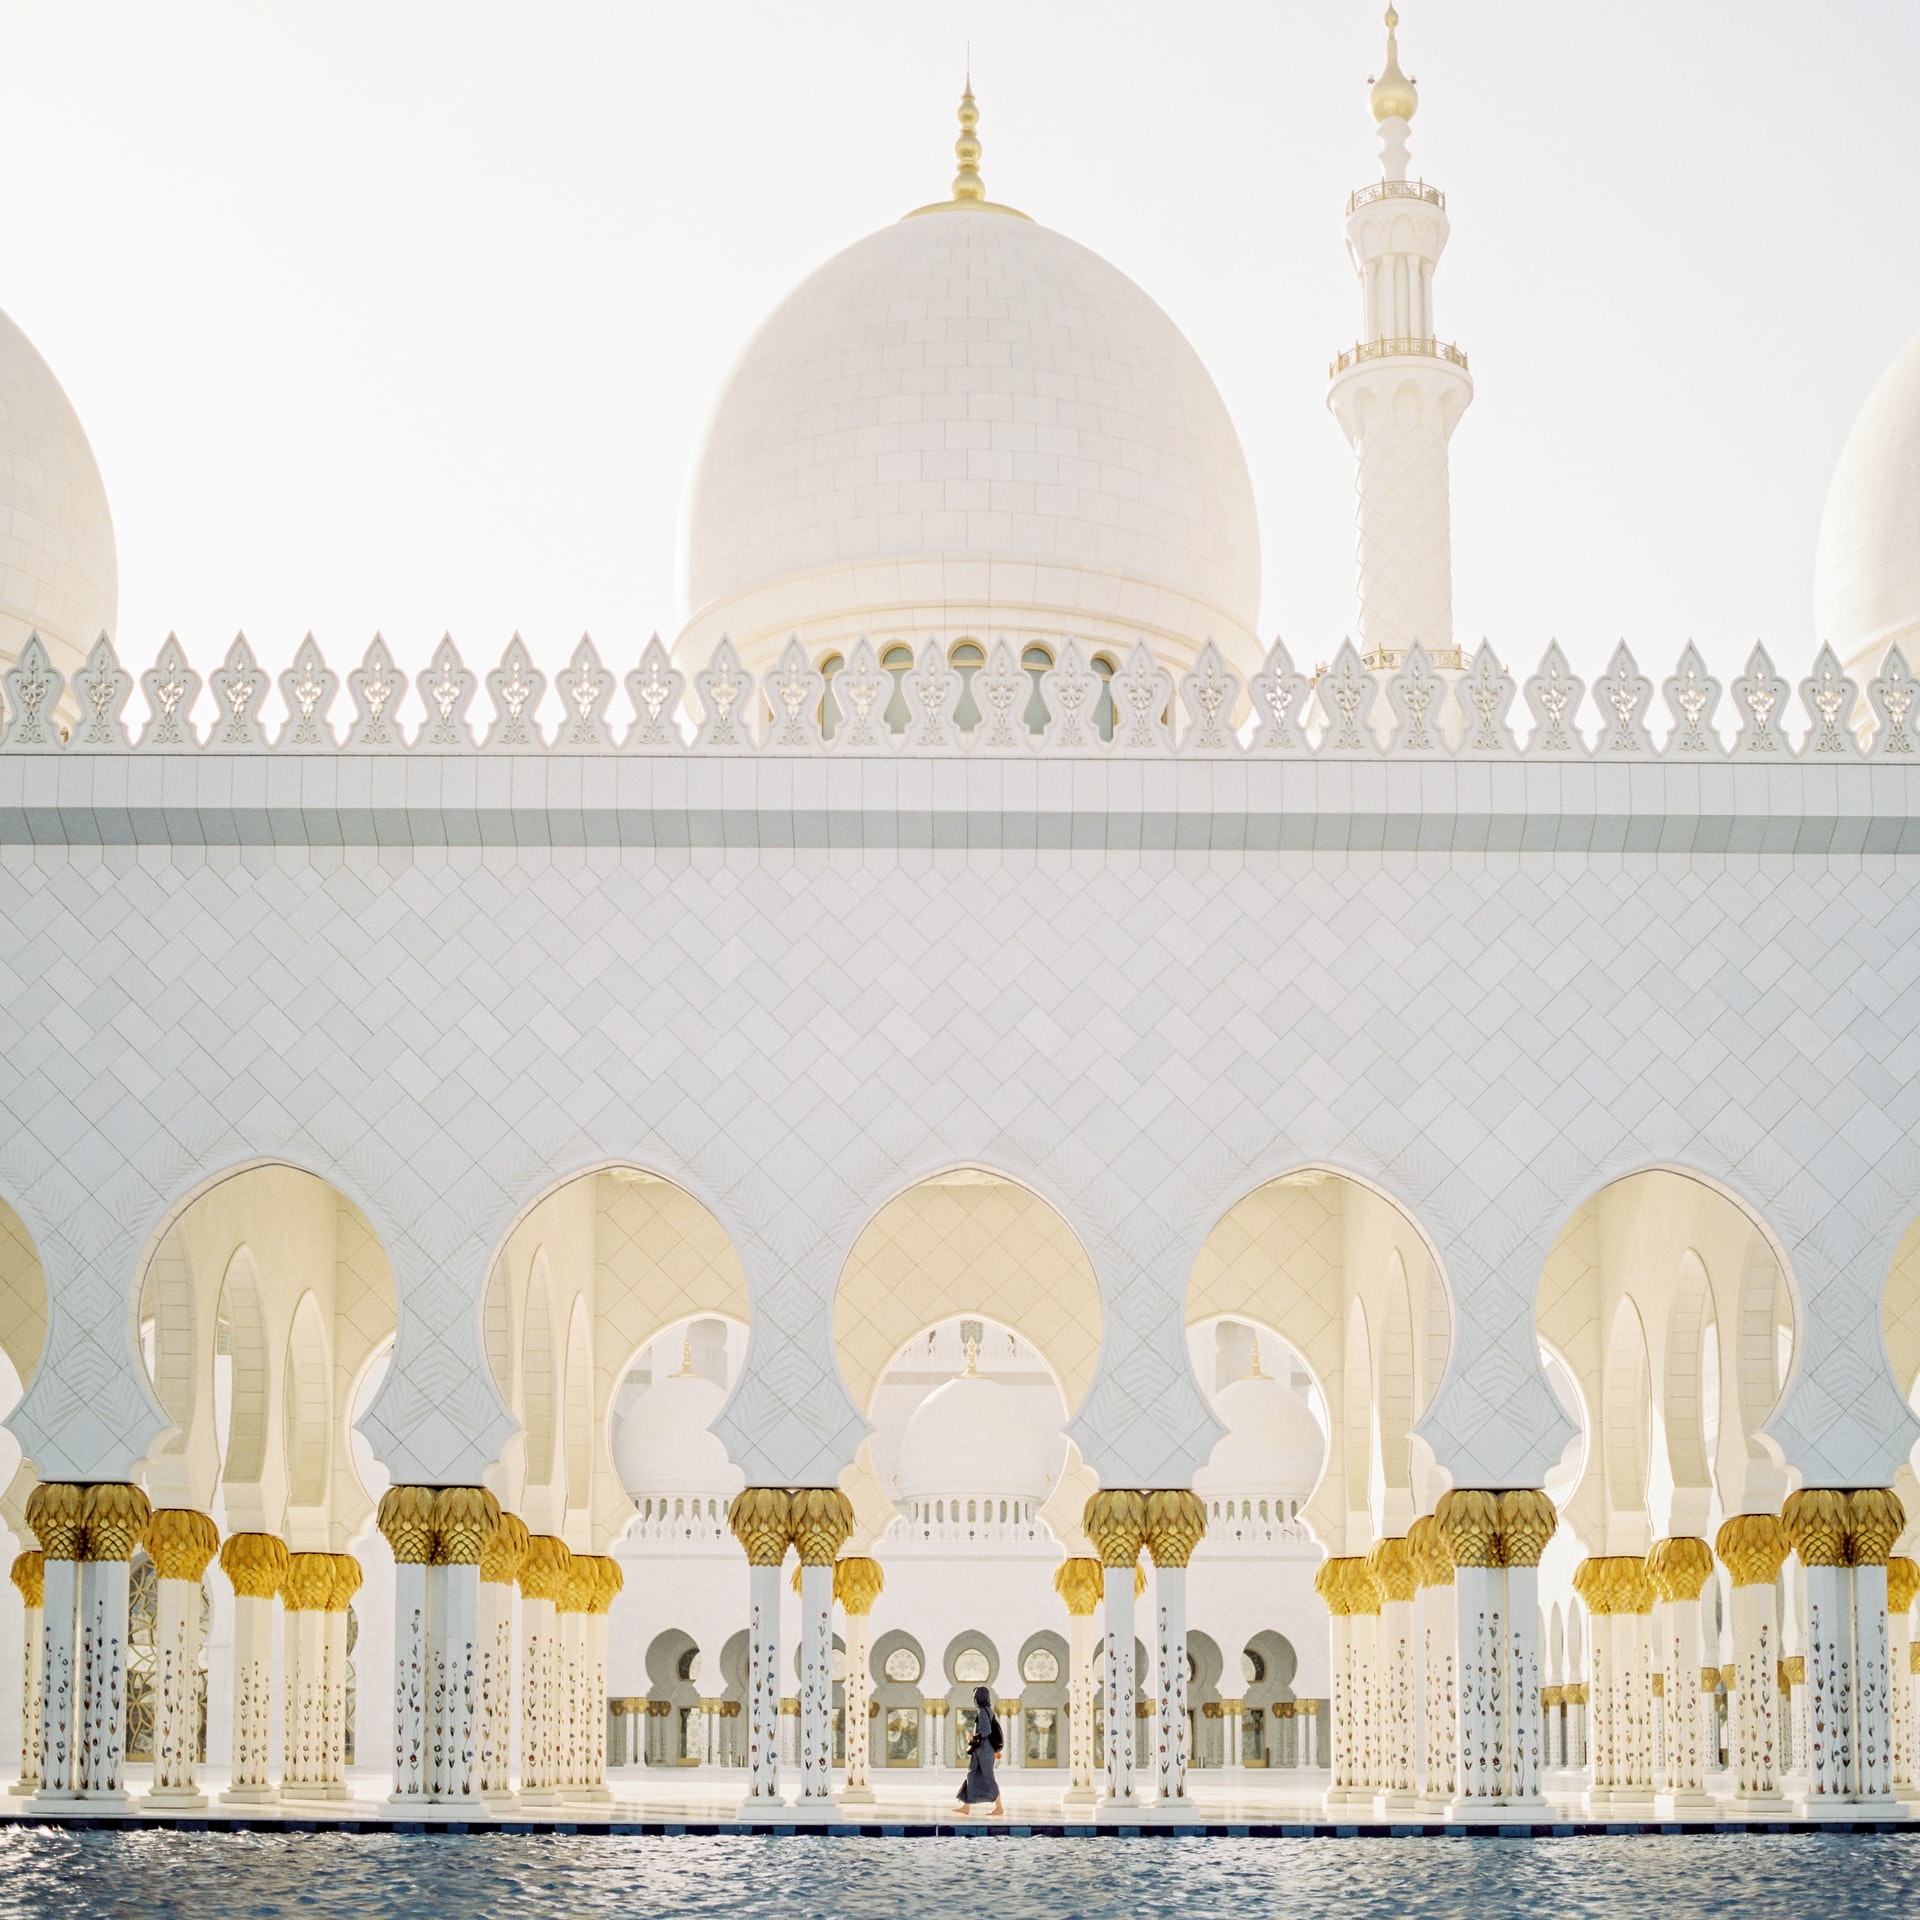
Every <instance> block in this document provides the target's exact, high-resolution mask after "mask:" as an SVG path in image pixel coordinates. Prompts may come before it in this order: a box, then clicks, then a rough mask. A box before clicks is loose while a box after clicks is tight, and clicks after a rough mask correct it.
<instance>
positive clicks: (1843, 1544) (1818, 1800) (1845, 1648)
mask: <svg viewBox="0 0 1920 1920" xmlns="http://www.w3.org/2000/svg"><path fill="white" fill-rule="evenodd" d="M1780 1517H1781V1522H1782V1524H1783V1525H1784V1526H1785V1528H1786V1531H1787V1535H1788V1537H1789V1539H1791V1541H1792V1542H1793V1549H1794V1551H1795V1552H1796V1553H1797V1554H1798V1555H1799V1556H1800V1564H1801V1567H1802V1568H1803V1569H1804V1571H1805V1576H1806V1583H1807V1590H1806V1591H1807V1652H1806V1661H1807V1719H1808V1724H1809V1731H1810V1735H1811V1737H1810V1739H1809V1741H1808V1744H1807V1765H1806V1776H1807V1789H1806V1803H1805V1804H1806V1810H1807V1811H1808V1812H1809V1813H1818V1812H1821V1811H1823V1810H1825V1809H1827V1808H1830V1807H1835V1806H1842V1805H1848V1804H1850V1803H1851V1802H1852V1801H1853V1799H1854V1797H1855V1774H1854V1732H1855V1728H1854V1711H1855V1708H1854V1689H1853V1655H1854V1645H1853V1578H1852V1574H1851V1572H1850V1571H1849V1569H1848V1566H1847V1496H1846V1494H1845V1493H1844V1492H1842V1491H1840V1490H1838V1489H1835V1488H1831V1487H1803V1488H1802V1489H1801V1490H1800V1491H1799V1492H1798V1493H1794V1494H1789V1495H1788V1497H1787V1501H1786V1505H1785V1507H1784V1508H1783V1509H1782V1512H1781V1516H1780Z"/></svg>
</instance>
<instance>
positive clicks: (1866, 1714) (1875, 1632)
mask: <svg viewBox="0 0 1920 1920" xmlns="http://www.w3.org/2000/svg"><path fill="white" fill-rule="evenodd" d="M1906 1524H1907V1516H1906V1512H1905V1510H1904V1508H1902V1506H1901V1504H1900V1501H1899V1498H1898V1497H1897V1496H1896V1495H1895V1494H1894V1493H1893V1492H1892V1491H1891V1489H1889V1488H1886V1487H1859V1488H1856V1489H1855V1490H1854V1491H1853V1492H1851V1493H1849V1494H1848V1495H1847V1567H1848V1570H1849V1573H1850V1574H1851V1586H1852V1596H1851V1597H1852V1601H1853V1688H1854V1755H1855V1760H1854V1789H1855V1791H1856V1793H1857V1794H1858V1795H1859V1797H1860V1799H1861V1800H1862V1801H1864V1802H1870V1803H1874V1804H1886V1803H1890V1802H1892V1800H1893V1684H1894V1682H1893V1645H1892V1636H1891V1633H1890V1630H1889V1625H1888V1618H1887V1616H1888V1611H1889V1603H1888V1580H1887V1562H1888V1560H1889V1559H1890V1558H1891V1557H1892V1554H1893V1549H1894V1547H1895V1545H1896V1544H1897V1543H1898V1541H1899V1538H1900V1535H1901V1534H1902V1533H1903V1532H1904V1531H1905V1530H1906ZM1903 1678H1904V1676H1903Z"/></svg>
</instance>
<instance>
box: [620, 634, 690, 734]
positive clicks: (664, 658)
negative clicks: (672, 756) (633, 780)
mask: <svg viewBox="0 0 1920 1920" xmlns="http://www.w3.org/2000/svg"><path fill="white" fill-rule="evenodd" d="M686 685H687V677H686V675H685V674H683V673H682V672H681V671H680V669H679V668H678V667H676V666H675V665H674V664H673V660H672V658H671V656H670V655H669V654H668V652H667V650H666V648H665V647H664V646H662V645H661V643H660V636H659V635H658V634H657V633H656V634H655V635H654V636H653V638H652V639H650V640H649V641H648V642H647V645H646V650H645V651H644V652H643V653H642V654H641V656H640V664H639V666H637V667H636V668H635V669H634V670H633V672H631V673H630V674H628V675H627V698H628V699H629V700H630V701H631V702H632V703H633V725H632V726H631V727H629V728H628V729H627V736H626V738H625V739H624V740H622V741H621V743H620V747H621V751H622V752H624V753H684V752H685V751H686V746H687V743H686V739H685V737H684V736H683V735H682V733H681V731H680V723H679V718H678V716H679V712H680V696H681V695H682V694H683V693H684V692H685V691H686Z"/></svg>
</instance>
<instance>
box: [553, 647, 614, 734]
mask: <svg viewBox="0 0 1920 1920" xmlns="http://www.w3.org/2000/svg"><path fill="white" fill-rule="evenodd" d="M618 684H619V683H618V682H617V681H616V680H615V679H614V677H613V675H612V674H610V673H609V672H608V671H607V670H606V668H605V667H603V666H602V665H601V664H600V655H599V653H598V652H597V651H596V650H595V648H594V644H593V637H592V635H590V634H585V633H583V634H582V635H581V636H580V644H579V645H578V646H577V647H575V648H574V650H573V658H572V659H571V660H569V661H568V662H567V665H566V667H565V669H564V671H563V672H562V673H561V675H560V730H559V732H558V733H556V734H555V735H554V736H553V748H554V751H555V752H556V753H611V752H612V751H613V728H612V726H611V724H610V723H609V721H608V717H607V714H608V709H609V708H610V707H611V706H612V705H613V696H614V692H615V689H616V688H617V686H618Z"/></svg>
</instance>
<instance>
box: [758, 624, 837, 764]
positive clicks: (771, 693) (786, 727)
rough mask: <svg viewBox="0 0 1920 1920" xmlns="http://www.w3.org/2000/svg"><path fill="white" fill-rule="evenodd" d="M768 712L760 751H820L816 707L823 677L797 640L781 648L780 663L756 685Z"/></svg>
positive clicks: (823, 748) (822, 745) (823, 690)
mask: <svg viewBox="0 0 1920 1920" xmlns="http://www.w3.org/2000/svg"><path fill="white" fill-rule="evenodd" d="M760 691H761V693H762V694H763V695H764V696H765V698H766V703H767V712H768V716H769V718H768V726H767V737H766V741H765V743H764V745H763V746H762V748H761V751H762V752H763V753H805V754H813V753H824V752H825V751H826V741H825V739H824V738H823V737H822V735H821V732H820V706H821V702H822V700H823V699H824V698H825V695H826V691H827V681H826V676H825V675H824V674H823V673H821V672H820V670H819V669H818V668H817V667H815V666H813V665H811V664H810V663H809V662H808V660H807V651H806V649H805V648H804V647H803V646H801V644H800V642H799V641H798V640H789V641H788V642H787V644H786V646H785V647H784V648H782V649H781V653H780V662H779V664H778V665H777V666H776V667H775V668H774V670H773V671H772V672H771V673H770V674H768V675H767V677H766V678H765V679H764V680H763V681H762V682H761V684H760Z"/></svg>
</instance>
